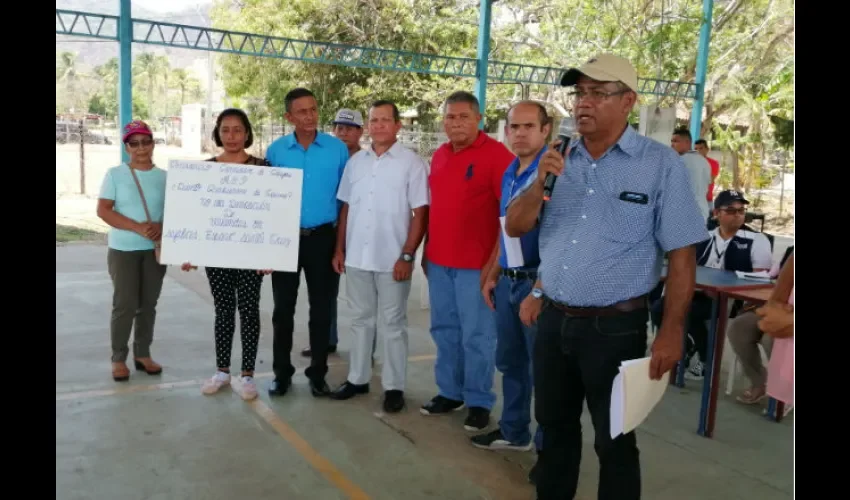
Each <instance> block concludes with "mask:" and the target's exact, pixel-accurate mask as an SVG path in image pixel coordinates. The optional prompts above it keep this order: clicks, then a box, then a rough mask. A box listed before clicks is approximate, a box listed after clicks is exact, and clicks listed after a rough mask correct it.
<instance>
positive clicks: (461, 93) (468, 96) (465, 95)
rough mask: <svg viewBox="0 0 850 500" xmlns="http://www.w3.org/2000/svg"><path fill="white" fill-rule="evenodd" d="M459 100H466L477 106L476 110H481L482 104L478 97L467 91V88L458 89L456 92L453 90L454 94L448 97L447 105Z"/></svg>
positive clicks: (474, 106)
mask: <svg viewBox="0 0 850 500" xmlns="http://www.w3.org/2000/svg"><path fill="white" fill-rule="evenodd" d="M459 102H466V103H469V104H471V105H472V107H473V108H475V111H478V112H480V110H481V104H480V103H479V102H478V98H477V97H475V96H474V95H472V93H470V92H467V91H465V90H458V91H456V92H452V94H451V95H450V96H449V97H448V98H446V105H447V106H448V105H449V104H457V103H459Z"/></svg>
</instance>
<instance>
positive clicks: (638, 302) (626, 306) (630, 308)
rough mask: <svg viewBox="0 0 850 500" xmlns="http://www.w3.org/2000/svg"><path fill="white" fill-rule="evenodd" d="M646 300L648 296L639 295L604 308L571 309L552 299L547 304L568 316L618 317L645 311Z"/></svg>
mask: <svg viewBox="0 0 850 500" xmlns="http://www.w3.org/2000/svg"><path fill="white" fill-rule="evenodd" d="M647 298H648V295H641V296H640V297H635V298H632V299H627V300H623V301H620V302H617V303H616V304H611V305H610V306H605V307H572V306H569V305H567V304H562V303H561V302H555V301H554V300H552V299H549V302H550V303H551V304H552V305H553V306H554V307H555V309H557V310H559V311H561V312H562V313H564V314H569V315H570V316H581V317H590V316H619V315H620V314H626V313H630V312H634V311H638V310H640V309H645V308H646V307H647Z"/></svg>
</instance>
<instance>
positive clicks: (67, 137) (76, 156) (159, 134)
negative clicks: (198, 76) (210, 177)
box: [56, 120, 498, 199]
mask: <svg viewBox="0 0 850 500" xmlns="http://www.w3.org/2000/svg"><path fill="white" fill-rule="evenodd" d="M149 123H150V125H151V126H152V127H153V128H154V138H155V140H156V148H155V149H154V163H155V164H156V165H157V166H159V167H162V168H165V169H167V168H168V163H169V161H170V160H172V159H194V160H203V159H206V158H209V157H210V156H213V155H215V154H217V153H218V152H219V151H220V150H219V148H217V147H216V146H215V143H214V142H213V139H212V129H213V127H214V125H215V123H214V122H212V121H207V122H205V123H203V125H202V127H201V128H202V131H201V144H200V147H199V148H197V147H196V148H194V151H195V153H189V152H188V151H191V149H190V148H184V147H183V146H184V145H183V144H182V143H181V141H180V138H179V136H176V135H175V132H174V130H172V129H170V128H167V129H166V128H162V127H158V126H157V123H156V122H154V121H150V122H149ZM56 127H57V129H56V130H57V132H56V198H57V199H60V198H64V197H69V196H74V197H77V196H80V195H83V196H84V197H96V196H97V193H98V192H99V191H100V184H101V181H102V180H103V176H104V175H105V173H106V171H107V170H108V169H109V168H111V167H113V166H115V165H117V164H119V162H120V161H121V148H122V147H123V146H122V145H121V141H120V138H119V137H118V132H117V129H116V126H115V124H109V123H107V124H99V125H98V126H97V128H96V129H92V128H91V127H90V126H89V125H87V124H86V123H85V122H84V121H83V120H78V121H68V120H62V121H60V120H57V122H56ZM436 127H440V125H437V126H436ZM321 129H322V130H323V131H324V132H326V133H328V134H332V132H333V127H332V126H324V127H321ZM293 130H294V127H293V126H292V125H290V124H288V123H287V124H280V123H279V124H260V125H256V126H255V127H254V144H253V145H252V146H251V147H250V148H249V149H248V152H249V153H251V154H253V155H255V156H259V157H262V156H264V155H265V152H266V149H268V147H269V145H271V143H272V142H274V141H275V140H276V139H278V138H280V137H282V136H284V135H286V134H290V133H292V132H293ZM489 135H490V136H491V137H493V138H496V139H498V135H497V134H489ZM398 140H399V142H400V143H401V144H402V145H404V146H405V147H407V148H410V149H411V150H412V151H414V152H416V153H417V154H419V156H420V157H422V159H423V160H424V161H425V163H426V164H429V165H430V162H431V156H432V155H433V154H434V151H436V150H437V148H438V147H440V145H441V144H443V143H445V142H446V141H447V140H448V138H447V137H446V134H445V133H444V132H442V131H441V130H436V129H432V130H422V129H420V128H413V129H410V130H408V129H404V128H403V129H402V130H401V132H399V134H398ZM369 143H370V141H369V134H368V132H367V131H365V130H364V132H363V137H362V139H361V141H360V144H361V146H362V147H364V148H366V147H369ZM197 151H200V153H197Z"/></svg>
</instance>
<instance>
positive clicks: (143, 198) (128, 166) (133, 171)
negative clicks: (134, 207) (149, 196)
mask: <svg viewBox="0 0 850 500" xmlns="http://www.w3.org/2000/svg"><path fill="white" fill-rule="evenodd" d="M127 168H129V169H130V173H131V174H133V180H134V181H136V187H137V188H138V189H139V196H140V197H141V198H142V207H144V209H145V217H147V218H148V222H153V221H152V220H151V213H150V212H149V211H148V202H147V201H145V192H144V191H142V184H141V183H140V182H139V178H138V177H137V176H136V170H135V169H134V168H133V167H131V166H130V165H127Z"/></svg>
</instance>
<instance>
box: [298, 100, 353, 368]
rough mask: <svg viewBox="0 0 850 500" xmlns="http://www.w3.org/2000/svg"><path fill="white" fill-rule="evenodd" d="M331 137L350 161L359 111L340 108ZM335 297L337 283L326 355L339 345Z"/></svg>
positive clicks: (305, 351) (307, 353) (306, 352)
mask: <svg viewBox="0 0 850 500" xmlns="http://www.w3.org/2000/svg"><path fill="white" fill-rule="evenodd" d="M333 126H334V128H333V135H334V136H335V137H336V138H337V139H339V140H341V141H342V142H343V143H344V144H345V146H346V147H347V148H348V158H349V159H351V158H352V157H353V156H354V154H355V153H357V152H358V151H360V149H361V148H360V138H361V137H363V115H361V114H360V112H359V111H354V110H352V109H346V108H342V109H340V110H339V111H337V112H336V116H335V117H334V121H333ZM337 295H339V282H337V293H335V294H334V303H333V306H331V331H330V340H329V341H328V354H333V353H335V352H336V346H337V344H338V343H339V332H338V330H337V326H336V319H337V311H336V308H337ZM311 354H312V351H310V348H309V347H305V348H304V349H302V350H301V355H302V356H305V357H310V355H311Z"/></svg>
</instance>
